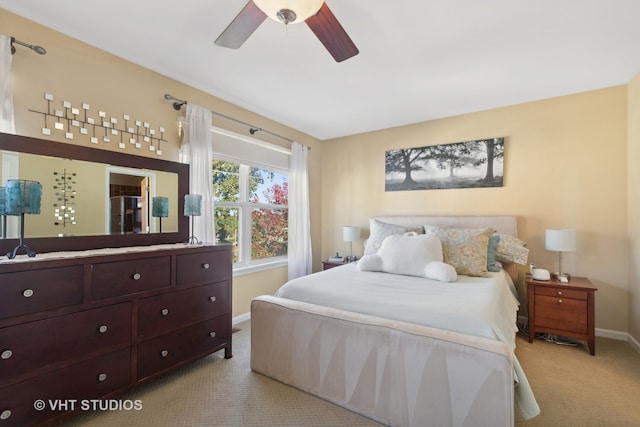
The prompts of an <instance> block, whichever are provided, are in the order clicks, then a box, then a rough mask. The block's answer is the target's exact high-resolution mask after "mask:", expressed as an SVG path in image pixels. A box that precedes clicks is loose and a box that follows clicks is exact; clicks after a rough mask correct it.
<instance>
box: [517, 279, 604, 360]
mask: <svg viewBox="0 0 640 427" xmlns="http://www.w3.org/2000/svg"><path fill="white" fill-rule="evenodd" d="M527 288H528V296H529V342H533V339H534V337H535V334H536V333H537V332H546V333H549V334H555V335H562V336H566V337H572V338H577V339H580V340H583V341H585V342H586V343H587V346H588V347H589V352H590V353H591V355H592V356H595V354H596V334H595V291H597V289H596V287H595V286H593V285H592V284H591V282H590V281H589V280H588V279H586V278H584V277H572V278H571V280H569V282H568V283H560V282H559V281H558V280H556V279H551V280H545V281H542V280H534V279H533V278H532V277H530V276H527Z"/></svg>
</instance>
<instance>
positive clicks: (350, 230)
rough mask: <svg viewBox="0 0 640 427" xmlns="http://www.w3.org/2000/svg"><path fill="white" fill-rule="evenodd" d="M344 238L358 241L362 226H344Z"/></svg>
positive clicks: (348, 240) (347, 240) (346, 240)
mask: <svg viewBox="0 0 640 427" xmlns="http://www.w3.org/2000/svg"><path fill="white" fill-rule="evenodd" d="M342 240H344V241H345V242H357V241H358V240H360V227H358V226H355V225H345V226H344V227H342Z"/></svg>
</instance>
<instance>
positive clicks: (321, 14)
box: [305, 3, 360, 62]
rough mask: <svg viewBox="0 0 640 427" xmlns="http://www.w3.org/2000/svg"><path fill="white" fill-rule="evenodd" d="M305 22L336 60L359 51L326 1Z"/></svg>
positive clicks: (341, 59)
mask: <svg viewBox="0 0 640 427" xmlns="http://www.w3.org/2000/svg"><path fill="white" fill-rule="evenodd" d="M305 22H306V23H307V25H308V26H309V28H311V31H313V33H314V34H315V35H316V37H317V38H318V40H320V42H321V43H322V44H323V45H324V47H325V48H326V49H327V50H328V51H329V53H330V54H331V56H333V59H335V60H336V61H337V62H342V61H344V60H345V59H349V58H351V57H352V56H356V55H357V54H358V53H359V52H360V51H359V50H358V48H357V47H356V45H355V44H354V43H353V41H352V40H351V38H350V37H349V35H348V34H347V32H346V31H345V30H344V28H342V25H340V23H339V22H338V20H337V19H336V17H335V15H334V14H333V12H331V9H329V6H327V4H326V3H323V4H322V7H320V10H319V11H318V13H316V14H315V15H313V16H310V17H309V18H307V20H306V21H305Z"/></svg>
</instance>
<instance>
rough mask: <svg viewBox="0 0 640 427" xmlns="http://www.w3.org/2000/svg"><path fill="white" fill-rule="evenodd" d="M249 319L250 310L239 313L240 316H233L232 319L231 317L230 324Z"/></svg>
mask: <svg viewBox="0 0 640 427" xmlns="http://www.w3.org/2000/svg"><path fill="white" fill-rule="evenodd" d="M249 319H251V312H248V313H244V314H241V315H240V316H236V317H234V318H233V319H231V324H232V325H237V324H238V323H242V322H244V321H246V320H249Z"/></svg>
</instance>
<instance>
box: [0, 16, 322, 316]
mask: <svg viewBox="0 0 640 427" xmlns="http://www.w3.org/2000/svg"><path fill="white" fill-rule="evenodd" d="M0 12H1V13H0V28H2V30H1V31H2V33H4V34H7V35H11V36H14V37H16V38H17V39H19V40H23V41H25V42H29V43H32V44H37V45H42V46H43V47H45V48H46V49H47V54H46V55H45V56H41V55H37V54H35V53H34V52H32V51H30V50H29V49H25V48H21V47H19V46H18V48H17V52H16V54H15V55H14V57H13V65H12V78H13V93H14V108H15V111H16V130H17V133H18V134H21V135H28V136H33V137H43V136H42V134H41V128H42V127H43V119H42V116H41V115H39V114H36V113H32V112H29V110H30V109H34V110H39V111H43V110H45V109H46V102H45V100H44V93H45V92H46V93H51V94H53V95H54V96H55V100H54V102H56V103H57V102H59V101H62V100H65V101H70V102H71V103H72V104H73V105H74V106H81V104H82V103H88V104H89V105H90V106H91V109H92V111H97V110H101V111H105V112H106V113H107V115H108V117H122V115H123V114H128V115H130V116H131V118H132V119H137V120H142V121H147V122H149V123H150V125H151V127H152V128H156V129H157V128H158V127H160V126H163V127H165V128H166V130H167V131H166V138H167V139H168V143H166V144H163V145H162V151H163V156H162V157H161V158H163V159H165V160H173V161H177V160H178V151H179V143H178V125H177V120H176V118H177V116H178V115H179V114H184V109H183V111H182V112H181V113H179V112H176V111H175V110H174V109H173V108H172V107H171V103H169V102H168V101H165V100H164V99H163V95H164V94H165V93H171V94H172V95H174V96H176V97H179V98H183V99H187V100H188V101H189V102H192V103H194V104H199V105H202V106H205V107H208V108H211V109H213V110H215V111H217V112H220V113H222V114H225V115H228V116H231V117H234V118H237V119H239V120H242V121H244V122H248V123H251V124H254V125H256V126H257V127H261V128H264V129H268V130H270V131H272V132H275V133H279V134H281V135H283V136H285V137H287V138H290V139H293V140H297V141H299V142H301V143H303V144H306V145H308V146H310V147H312V150H311V153H310V156H309V169H310V177H311V178H310V192H311V194H312V195H319V194H320V182H321V180H320V174H319V171H320V161H321V152H322V146H321V145H320V144H318V140H316V139H315V138H312V137H310V136H308V135H305V134H302V133H300V132H298V131H295V130H294V129H291V128H288V127H286V126H283V125H281V124H279V123H276V122H273V121H270V120H268V119H266V118H264V117H262V116H259V115H256V114H253V113H251V112H249V111H247V110H244V109H242V108H239V107H237V106H234V105H232V104H230V103H227V102H225V101H223V100H221V99H218V98H215V97H213V96H209V95H207V94H205V93H203V92H201V91H199V90H197V89H194V88H192V87H189V86H186V85H184V84H181V83H178V82H176V81H175V80H172V79H170V78H167V77H164V76H162V75H160V74H157V73H154V72H152V71H150V70H148V69H145V68H142V67H140V66H137V65H135V64H133V63H131V62H128V61H125V60H123V59H120V58H117V57H115V56H113V55H110V54H108V53H106V52H104V51H101V50H99V49H95V48H93V47H91V46H88V45H86V44H84V43H82V42H79V41H77V40H75V39H72V38H69V37H67V36H64V35H62V34H60V33H58V32H55V31H53V30H50V29H48V28H45V27H43V26H41V25H38V24H35V23H33V22H31V21H29V20H25V19H23V18H21V17H18V16H17V15H15V14H12V13H10V12H7V11H5V10H2V9H0ZM186 66H188V65H186ZM56 105H57V106H58V108H60V106H61V104H59V103H58V104H56ZM214 124H215V125H216V126H219V127H222V128H226V129H229V130H232V131H236V132H240V133H243V134H248V130H247V129H246V128H243V127H240V126H238V125H234V124H233V123H232V122H227V121H225V120H223V119H215V118H214ZM50 126H51V125H50ZM256 136H260V137H264V138H265V140H267V141H268V142H272V143H274V144H279V145H283V146H288V144H287V143H283V141H281V140H279V139H276V138H271V139H269V138H268V135H266V134H264V135H256ZM44 138H45V139H49V140H56V141H59V142H64V143H70V144H77V145H84V146H89V145H90V143H88V142H87V141H86V140H85V139H86V138H80V137H79V136H78V137H76V138H75V139H74V140H71V141H70V140H67V139H65V138H64V134H62V133H60V132H59V131H54V132H53V134H52V135H51V136H47V137H44ZM96 149H103V150H113V151H119V148H118V147H117V145H116V144H113V143H112V144H104V143H100V144H98V145H97V146H96ZM126 152H127V153H130V154H135V155H142V156H150V157H157V156H156V154H154V153H152V152H149V151H148V150H144V149H143V150H132V149H130V148H127V151H126ZM319 218H320V198H319V197H314V198H313V199H312V201H311V221H312V239H313V241H314V247H313V250H314V253H315V254H316V257H315V262H314V266H315V268H316V269H317V268H319V265H320V255H319V254H320V219H319ZM283 271H284V273H283ZM285 280H286V268H285V269H283V268H280V269H276V270H274V271H269V272H266V273H257V274H252V275H247V276H241V277H238V278H236V280H235V281H234V305H233V315H234V316H239V315H241V314H244V313H246V312H248V311H249V301H250V299H251V297H253V296H257V295H260V294H265V293H273V292H274V291H275V290H276V289H277V288H278V287H279V286H280V285H282V284H283V283H284V281H285Z"/></svg>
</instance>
